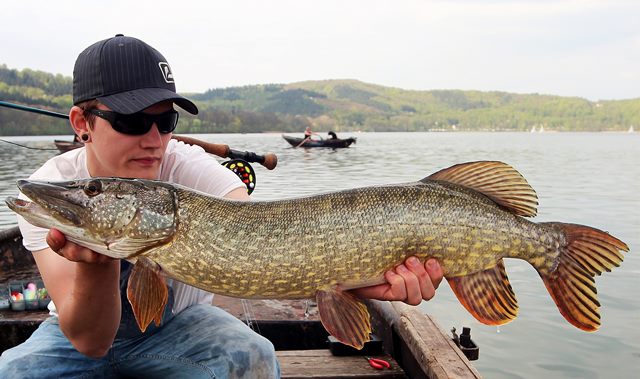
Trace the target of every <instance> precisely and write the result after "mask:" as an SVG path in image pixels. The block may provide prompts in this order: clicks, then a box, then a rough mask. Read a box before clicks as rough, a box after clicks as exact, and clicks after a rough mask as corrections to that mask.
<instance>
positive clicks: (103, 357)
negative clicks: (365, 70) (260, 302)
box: [0, 34, 443, 378]
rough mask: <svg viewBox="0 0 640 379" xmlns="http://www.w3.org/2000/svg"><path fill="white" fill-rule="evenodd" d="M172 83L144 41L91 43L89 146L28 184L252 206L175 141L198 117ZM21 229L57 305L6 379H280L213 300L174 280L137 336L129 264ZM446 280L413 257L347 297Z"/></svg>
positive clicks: (254, 337)
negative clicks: (147, 189) (160, 309)
mask: <svg viewBox="0 0 640 379" xmlns="http://www.w3.org/2000/svg"><path fill="white" fill-rule="evenodd" d="M174 81H175V78H174V76H173V72H172V71H171V69H170V67H169V64H168V63H167V60H166V59H165V58H164V57H163V56H162V54H160V52H158V51H157V50H155V49H154V48H153V47H151V46H149V45H147V44H146V43H144V42H143V41H140V40H138V39H135V38H132V37H126V36H123V35H121V34H119V35H116V36H115V37H113V38H109V39H106V40H102V41H99V42H96V43H95V44H93V45H91V46H89V47H88V48H87V49H85V50H84V51H83V52H82V53H81V54H80V55H79V56H78V58H77V60H76V63H75V67H74V71H73V104H74V105H73V107H72V108H71V110H70V112H69V120H70V123H71V126H72V127H73V130H74V131H75V133H76V134H77V135H78V136H80V139H81V140H82V141H83V142H84V144H85V145H84V147H81V148H79V149H75V150H72V151H69V152H67V153H64V154H61V155H58V156H56V157H54V158H51V159H50V160H49V161H47V162H46V163H45V164H44V165H43V166H42V167H41V168H40V169H38V170H37V171H36V172H35V173H34V174H32V175H31V177H30V179H40V180H52V181H58V180H74V179H83V178H89V177H98V176H102V177H104V176H106V177H124V178H141V179H154V180H162V181H167V182H171V183H177V184H180V185H183V186H187V187H189V188H193V189H195V190H198V191H202V192H205V193H208V194H211V195H214V196H220V197H224V198H227V199H235V200H249V196H248V195H247V191H246V188H245V186H244V184H243V183H242V182H241V181H240V179H239V178H238V177H237V176H236V175H235V174H234V173H233V172H231V171H230V170H228V169H226V168H224V167H223V166H222V165H220V164H219V163H218V162H217V161H216V160H215V158H213V157H211V156H210V155H208V154H207V153H205V152H204V150H202V148H200V147H197V146H190V145H185V144H184V143H182V142H178V141H176V140H173V139H171V134H172V132H173V131H174V129H175V128H176V126H177V123H178V112H177V111H176V110H174V106H176V105H177V106H179V107H180V108H182V109H183V110H185V111H186V112H189V113H191V114H197V113H198V108H197V107H196V105H195V104H194V103H193V102H191V101H190V100H188V99H187V98H185V97H183V96H181V95H179V94H178V93H177V92H176V87H175V84H174V83H175V82H174ZM21 196H23V195H21ZM265 222H268V220H267V221H265ZM18 223H19V226H20V230H21V232H22V235H23V243H24V245H25V247H26V248H27V249H28V250H30V251H32V252H33V257H34V258H35V261H36V264H37V266H38V269H39V271H40V274H41V276H42V279H43V281H44V284H45V286H46V288H47V290H48V292H49V295H50V296H51V299H52V301H51V303H50V305H49V309H50V311H51V312H50V314H51V317H50V318H48V319H47V320H46V321H44V322H43V323H42V324H41V325H40V326H39V328H38V329H37V330H36V331H35V332H34V333H33V334H32V335H31V337H30V338H29V339H28V340H27V341H25V342H24V343H23V344H21V345H18V346H16V347H14V348H12V349H9V350H6V351H4V352H3V353H2V356H0V377H2V378H16V377H24V376H25V375H28V376H29V377H37V378H59V377H97V376H100V377H102V376H104V377H117V376H127V377H145V378H177V377H182V378H213V377H216V378H227V377H240V376H242V377H246V378H272V377H279V376H280V367H279V364H278V361H277V359H276V355H275V350H274V347H273V345H272V344H271V342H270V341H269V340H267V339H266V338H264V337H262V336H260V335H258V334H257V333H255V332H254V331H252V330H251V329H250V328H249V327H248V326H246V325H245V324H244V323H243V322H241V321H240V320H238V319H236V318H235V317H233V316H232V315H230V314H228V313H227V312H225V311H223V310H221V309H219V308H217V307H215V306H213V305H211V304H212V299H213V295H212V294H210V293H207V292H204V291H202V290H199V289H197V288H195V287H191V286H188V285H186V284H183V283H180V282H177V281H170V283H168V285H167V287H168V288H167V290H168V293H169V299H168V304H167V306H166V308H165V312H164V316H163V317H162V320H161V322H160V325H159V326H156V325H155V323H152V324H151V325H150V326H149V327H148V328H147V330H146V331H145V332H141V331H140V330H139V328H138V326H137V324H136V321H135V319H134V317H133V312H132V309H131V306H130V305H129V301H128V299H127V294H126V287H127V280H128V277H129V274H130V273H131V269H132V265H131V264H130V263H129V262H127V261H125V260H117V259H112V258H109V257H107V256H104V255H101V254H98V253H96V252H94V251H92V250H91V249H88V248H85V247H82V246H79V245H77V244H75V243H73V242H70V241H69V240H67V239H66V237H65V236H64V235H63V234H62V233H61V232H60V231H58V230H56V229H51V230H46V229H42V228H37V227H35V226H32V225H30V224H28V223H27V222H26V221H25V220H24V219H22V218H20V217H19V218H18ZM363 264H366V263H365V262H363ZM442 277H443V272H442V269H441V267H440V265H439V264H438V262H437V261H436V260H434V259H431V260H429V261H427V262H425V263H421V262H420V261H419V260H418V259H417V258H415V257H410V258H408V259H407V260H406V261H405V262H404V263H403V264H401V265H399V266H398V267H396V268H394V269H391V270H389V271H387V272H386V273H385V279H386V283H384V284H380V285H375V286H371V287H365V288H359V289H353V290H350V292H351V293H352V294H354V295H355V296H358V297H362V298H373V299H380V300H397V301H404V302H406V303H408V304H413V305H416V304H419V303H420V302H421V301H422V300H429V299H431V298H432V297H433V296H434V295H435V290H436V288H437V287H438V285H439V284H440V282H441V280H442Z"/></svg>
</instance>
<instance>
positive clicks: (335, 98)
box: [0, 65, 640, 135]
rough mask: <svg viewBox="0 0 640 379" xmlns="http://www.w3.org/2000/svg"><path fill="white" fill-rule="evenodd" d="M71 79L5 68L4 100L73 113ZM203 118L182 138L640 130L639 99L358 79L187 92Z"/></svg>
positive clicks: (25, 127) (11, 127) (35, 127)
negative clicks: (409, 86) (408, 86)
mask: <svg viewBox="0 0 640 379" xmlns="http://www.w3.org/2000/svg"><path fill="white" fill-rule="evenodd" d="M71 89H72V80H71V78H70V77H64V76H62V75H53V74H50V73H46V72H42V71H34V70H29V69H24V70H15V69H10V68H7V67H6V65H1V66H0V100H3V101H7V102H14V103H19V104H23V105H29V106H33V107H38V108H43V109H49V110H54V111H58V112H63V113H67V111H68V109H69V107H70V106H71V103H72V98H71ZM185 95H187V96H188V97H190V98H191V99H193V100H194V101H195V102H196V103H197V104H198V107H199V108H200V114H198V115H197V116H191V115H188V114H186V113H183V114H182V118H181V123H180V125H179V127H178V132H179V133H214V132H227V133H228V132H243V133H248V132H265V131H277V132H301V131H302V130H303V129H304V128H305V127H306V126H311V127H312V128H314V130H317V131H328V130H334V131H337V132H341V131H354V130H361V131H442V130H446V131H452V130H456V131H461V130H497V131H528V130H530V129H532V128H534V127H536V128H539V127H540V126H543V127H544V128H545V130H549V131H552V130H554V131H613V130H618V131H624V130H627V129H629V127H630V126H634V127H635V128H636V129H638V126H640V98H639V99H630V100H616V101H599V102H591V101H588V100H586V99H582V98H575V97H560V96H552V95H539V94H513V93H506V92H480V91H460V90H431V91H408V90H403V89H399V88H390V87H383V86H378V85H374V84H367V83H363V82H359V81H355V80H326V81H309V82H299V83H291V84H268V85H254V86H244V87H231V88H217V89H211V90H208V91H206V92H204V93H191V94H185ZM69 133H70V128H69V126H68V125H67V123H66V122H64V120H55V119H52V118H50V117H47V116H39V115H34V114H30V113H27V112H22V111H18V110H13V109H6V108H1V107H0V135H26V134H69Z"/></svg>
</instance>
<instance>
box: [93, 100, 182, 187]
mask: <svg viewBox="0 0 640 379" xmlns="http://www.w3.org/2000/svg"><path fill="white" fill-rule="evenodd" d="M98 108H99V109H102V110H107V111H109V110H110V109H109V108H108V107H106V106H105V105H102V104H100V105H99V106H98ZM172 109H173V103H172V102H170V101H166V102H161V103H158V104H155V105H152V106H151V107H149V108H147V109H145V110H143V112H144V113H148V114H160V113H164V112H167V111H170V110H172ZM171 135H172V134H171V133H168V134H161V133H160V132H158V128H157V126H156V125H155V124H154V125H153V126H152V127H151V129H150V130H149V131H148V132H147V133H146V134H143V135H139V136H134V135H127V134H122V133H119V132H117V131H115V130H114V129H113V128H112V127H111V124H110V123H109V121H107V120H105V119H102V118H100V117H95V121H94V126H93V131H92V133H91V142H90V143H89V144H87V164H88V167H89V173H90V174H91V176H94V177H97V176H106V177H111V176H117V177H122V178H141V179H158V176H159V174H160V165H161V164H162V158H163V155H164V152H165V150H166V148H167V144H168V143H169V140H170V139H171Z"/></svg>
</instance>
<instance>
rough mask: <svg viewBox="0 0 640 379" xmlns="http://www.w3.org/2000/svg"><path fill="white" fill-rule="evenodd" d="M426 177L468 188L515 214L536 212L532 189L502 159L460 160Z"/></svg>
mask: <svg viewBox="0 0 640 379" xmlns="http://www.w3.org/2000/svg"><path fill="white" fill-rule="evenodd" d="M426 180H442V181H446V182H450V183H455V184H459V185H462V186H465V187H467V188H471V189H473V190H475V191H478V192H480V193H482V194H484V195H485V196H487V197H489V198H490V199H491V200H493V201H495V202H496V203H498V204H499V205H501V206H503V207H504V208H506V209H508V210H509V211H511V212H513V213H515V214H517V215H519V216H525V217H533V216H535V215H536V212H537V207H538V196H537V195H536V192H535V191H534V190H533V188H531V186H530V185H529V183H527V180H526V179H525V178H524V177H523V176H522V175H520V173H519V172H518V171H516V169H514V168H513V167H511V166H509V165H508V164H506V163H503V162H497V161H478V162H468V163H461V164H457V165H454V166H451V167H449V168H445V169H442V170H440V171H438V172H436V173H434V174H432V175H429V176H428V177H426V178H425V179H423V180H422V181H426Z"/></svg>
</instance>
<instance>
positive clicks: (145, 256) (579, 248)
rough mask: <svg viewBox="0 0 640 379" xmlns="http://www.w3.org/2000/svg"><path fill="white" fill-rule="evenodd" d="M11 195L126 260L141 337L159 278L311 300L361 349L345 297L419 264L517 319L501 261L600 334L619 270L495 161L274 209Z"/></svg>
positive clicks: (92, 188) (94, 189)
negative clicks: (551, 216)
mask: <svg viewBox="0 0 640 379" xmlns="http://www.w3.org/2000/svg"><path fill="white" fill-rule="evenodd" d="M19 187H20V188H21V190H22V191H23V193H24V194H25V195H27V196H28V197H29V198H30V199H32V200H33V202H26V201H23V200H18V199H11V198H9V199H7V204H8V205H9V207H10V208H11V209H13V210H14V211H15V212H17V213H19V214H20V215H22V216H23V217H25V218H26V219H27V220H28V221H29V222H31V223H33V224H34V225H37V226H41V227H47V228H51V227H55V228H57V229H59V230H60V231H62V232H63V233H65V235H66V236H67V239H68V240H70V241H72V242H75V243H78V244H80V245H83V246H86V247H89V248H91V249H93V250H94V251H96V252H99V253H101V254H105V255H109V256H111V257H114V258H122V259H127V260H129V261H131V262H135V266H134V269H133V271H132V274H131V276H130V279H129V286H128V297H129V300H130V302H131V304H132V307H133V309H134V312H135V314H136V319H137V320H138V324H139V325H140V328H141V329H143V330H144V328H146V326H147V325H148V324H149V323H150V322H151V321H152V320H156V322H159V320H160V319H161V317H160V316H161V315H162V312H163V309H164V304H165V303H166V285H165V283H164V277H165V276H169V277H171V278H174V279H177V280H180V281H182V282H185V283H187V284H190V285H193V286H195V287H199V288H202V289H204V290H207V291H211V292H214V293H218V294H222V295H227V296H236V297H242V298H275V299H298V298H313V297H315V299H316V301H317V303H318V309H319V313H320V317H321V320H322V322H323V325H324V326H325V328H326V329H327V330H328V331H329V332H330V333H331V334H333V335H334V336H335V337H336V338H338V339H339V340H340V341H342V342H344V343H346V344H349V345H351V346H354V347H357V348H360V347H362V346H363V344H364V342H366V341H367V340H368V339H369V332H370V331H371V325H370V321H369V315H368V312H367V310H366V307H365V306H364V304H363V303H362V302H361V300H360V299H357V298H355V297H354V296H353V295H351V294H350V292H348V291H344V290H345V289H350V288H357V287H364V286H369V285H374V284H379V283H383V282H384V277H383V275H384V272H385V271H387V270H389V269H392V268H393V267H394V266H397V265H398V264H400V263H401V262H403V261H404V260H405V259H406V258H407V257H409V256H411V255H415V256H417V257H419V258H420V259H421V260H423V261H424V260H426V259H428V258H436V259H437V260H438V261H439V262H440V264H441V266H442V268H443V270H444V275H445V278H446V279H447V281H448V282H449V284H450V286H451V288H452V290H453V292H454V293H455V294H456V296H457V297H458V299H459V300H460V302H461V304H462V305H463V306H464V307H465V308H466V309H467V310H468V311H469V312H470V313H471V314H472V315H473V316H474V317H475V318H476V319H478V320H479V321H481V322H483V323H485V324H488V325H500V324H504V323H506V322H509V321H511V320H513V319H514V318H515V317H516V315H517V312H518V305H517V301H516V298H515V294H514V293H513V290H512V288H511V285H510V283H509V279H508V277H507V274H506V270H505V266H504V262H503V259H504V258H518V259H523V260H526V261H527V262H529V263H530V264H531V265H533V266H534V267H535V269H536V270H537V271H538V273H539V274H540V276H541V278H542V280H543V282H544V283H545V286H546V287H547V289H548V291H549V293H550V295H551V297H552V298H553V300H554V302H555V303H556V305H557V306H558V309H559V310H560V312H561V314H562V315H563V316H564V317H565V319H567V321H569V322H570V323H572V324H573V325H575V326H576V327H578V328H580V329H583V330H586V331H593V330H596V329H597V328H598V327H599V325H600V314H599V307H600V303H599V302H598V299H597V291H596V288H595V280H594V277H595V276H597V275H600V274H601V273H602V272H605V271H610V270H611V269H613V268H614V267H617V266H619V265H620V263H621V262H622V260H623V255H622V252H624V251H628V247H627V245H626V244H624V242H622V241H620V240H618V239H616V238H615V237H613V236H611V235H609V234H608V233H606V232H603V231H601V230H598V229H595V228H591V227H588V226H583V225H575V224H567V223H560V222H547V223H535V222H532V221H529V220H527V219H526V218H525V217H531V216H535V214H536V212H537V210H536V208H537V196H536V194H535V191H534V190H533V189H532V188H531V187H530V186H529V184H528V183H527V182H526V180H525V179H524V178H523V177H522V176H521V175H520V174H519V173H518V172H517V171H516V170H515V169H513V168H512V167H511V166H509V165H507V164H505V163H502V162H491V161H480V162H469V163H463V164H459V165H454V166H452V167H449V168H446V169H443V170H440V171H438V172H436V173H434V174H432V175H430V176H428V177H427V178H425V179H422V180H420V181H418V182H412V183H405V184H395V185H385V186H377V187H366V188H356V189H351V190H345V191H337V192H329V193H324V194H318V195H313V196H307V197H301V198H295V199H286V200H278V201H255V202H242V201H233V200H227V199H221V198H216V197H211V196H208V195H206V194H203V193H200V192H197V191H193V190H190V189H187V188H184V187H181V186H179V185H172V184H168V183H162V182H157V181H148V180H138V179H118V178H93V179H86V180H78V181H73V182H60V183H44V182H32V181H20V182H19Z"/></svg>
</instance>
